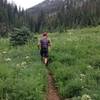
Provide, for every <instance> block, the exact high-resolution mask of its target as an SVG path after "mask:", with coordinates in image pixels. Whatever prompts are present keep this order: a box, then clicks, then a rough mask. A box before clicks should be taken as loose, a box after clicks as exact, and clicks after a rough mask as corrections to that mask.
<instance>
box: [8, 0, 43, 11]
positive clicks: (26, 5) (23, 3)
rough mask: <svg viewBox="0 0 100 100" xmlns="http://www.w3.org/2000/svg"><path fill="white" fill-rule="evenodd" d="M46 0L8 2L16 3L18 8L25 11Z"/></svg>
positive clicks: (11, 0)
mask: <svg viewBox="0 0 100 100" xmlns="http://www.w3.org/2000/svg"><path fill="white" fill-rule="evenodd" d="M42 1H44V0H8V2H14V3H15V4H17V5H18V6H21V7H23V8H24V9H26V8H30V7H32V6H34V5H36V4H38V3H40V2H42Z"/></svg>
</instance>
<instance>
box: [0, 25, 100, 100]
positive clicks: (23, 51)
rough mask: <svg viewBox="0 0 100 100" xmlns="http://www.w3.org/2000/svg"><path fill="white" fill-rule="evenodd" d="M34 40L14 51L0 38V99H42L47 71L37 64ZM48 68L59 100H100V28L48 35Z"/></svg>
mask: <svg viewBox="0 0 100 100" xmlns="http://www.w3.org/2000/svg"><path fill="white" fill-rule="evenodd" d="M37 37H39V35H36V36H35V40H34V43H33V40H30V41H29V43H27V44H26V45H24V46H21V47H17V48H13V47H11V46H10V44H9V39H6V38H5V39H3V38H0V98H1V100H15V99H16V100H44V98H45V96H46V95H47V90H48V86H47V84H48V79H47V76H48V72H47V69H46V67H45V66H44V64H42V63H41V61H40V55H39V51H38V48H37ZM49 37H50V38H51V40H52V44H53V46H52V48H51V51H50V58H49V62H50V64H49V66H48V69H49V70H50V71H51V73H52V75H53V77H54V82H55V86H56V88H57V89H58V93H59V95H60V96H61V97H62V100H66V99H67V98H69V99H68V100H87V98H89V100H100V26H98V27H92V28H84V29H75V30H74V29H70V30H67V32H65V33H64V32H63V33H54V34H49Z"/></svg>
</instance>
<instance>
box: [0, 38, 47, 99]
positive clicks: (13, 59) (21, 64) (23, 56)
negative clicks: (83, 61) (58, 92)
mask: <svg viewBox="0 0 100 100" xmlns="http://www.w3.org/2000/svg"><path fill="white" fill-rule="evenodd" d="M46 76H47V71H46V69H45V67H44V66H43V65H42V64H41V62H40V57H39V52H38V51H37V48H36V45H34V44H33V43H30V44H27V45H26V46H23V47H18V48H13V47H10V46H9V41H8V40H6V39H1V40H0V100H44V97H45V93H46V87H47V77H46Z"/></svg>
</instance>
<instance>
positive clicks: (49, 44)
mask: <svg viewBox="0 0 100 100" xmlns="http://www.w3.org/2000/svg"><path fill="white" fill-rule="evenodd" d="M48 46H49V47H50V48H51V46H52V45H51V40H50V39H49V40H48Z"/></svg>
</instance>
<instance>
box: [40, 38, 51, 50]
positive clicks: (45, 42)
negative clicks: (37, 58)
mask: <svg viewBox="0 0 100 100" xmlns="http://www.w3.org/2000/svg"><path fill="white" fill-rule="evenodd" d="M40 45H41V48H48V46H49V45H50V40H48V39H47V38H43V39H41V40H40Z"/></svg>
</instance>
